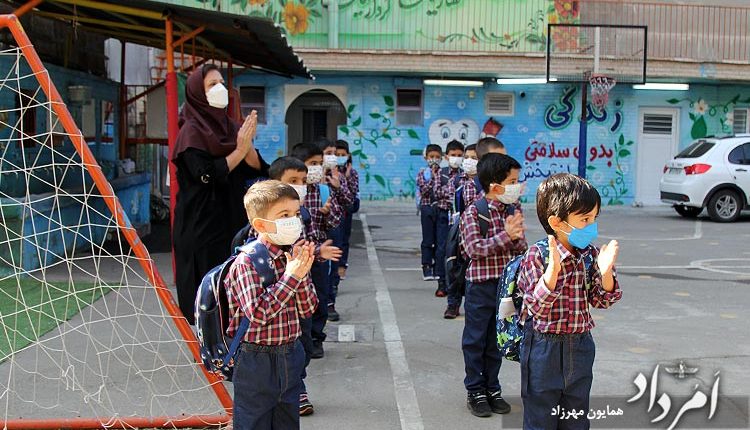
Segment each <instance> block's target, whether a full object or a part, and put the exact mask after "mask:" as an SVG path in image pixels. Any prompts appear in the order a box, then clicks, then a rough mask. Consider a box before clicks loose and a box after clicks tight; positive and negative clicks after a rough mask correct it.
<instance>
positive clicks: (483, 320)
mask: <svg viewBox="0 0 750 430" xmlns="http://www.w3.org/2000/svg"><path fill="white" fill-rule="evenodd" d="M496 296H497V280H490V281H486V282H478V283H474V282H467V283H466V301H465V302H464V313H465V318H466V319H465V321H464V333H463V336H462V338H461V349H462V350H463V353H464V366H465V368H466V376H465V378H464V386H466V391H468V392H469V393H470V394H473V393H478V392H483V391H490V392H495V391H500V389H501V387H500V380H499V376H498V374H499V373H500V366H501V365H502V364H503V357H502V355H500V350H499V349H498V348H497V331H496V329H495V315H496V313H497V311H496V310H495V301H496Z"/></svg>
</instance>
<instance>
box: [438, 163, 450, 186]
mask: <svg viewBox="0 0 750 430" xmlns="http://www.w3.org/2000/svg"><path fill="white" fill-rule="evenodd" d="M450 169H451V168H450V167H442V168H440V185H441V186H446V185H448V181H450V179H451V170H450Z"/></svg>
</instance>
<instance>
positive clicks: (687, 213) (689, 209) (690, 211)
mask: <svg viewBox="0 0 750 430" xmlns="http://www.w3.org/2000/svg"><path fill="white" fill-rule="evenodd" d="M674 210H675V211H677V213H678V214H680V215H682V216H683V217H685V218H698V215H700V213H701V212H703V208H696V207H693V206H683V205H675V207H674Z"/></svg>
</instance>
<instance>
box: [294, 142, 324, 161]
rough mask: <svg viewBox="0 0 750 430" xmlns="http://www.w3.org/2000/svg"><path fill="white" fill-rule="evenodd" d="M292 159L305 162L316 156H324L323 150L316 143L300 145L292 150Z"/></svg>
mask: <svg viewBox="0 0 750 430" xmlns="http://www.w3.org/2000/svg"><path fill="white" fill-rule="evenodd" d="M291 155H292V157H294V158H297V159H299V160H302V162H303V163H304V162H305V161H307V160H309V159H311V158H313V157H314V156H316V155H320V156H321V157H322V156H323V150H322V149H320V147H318V145H316V144H314V143H298V144H296V145H294V147H293V148H292V154H291Z"/></svg>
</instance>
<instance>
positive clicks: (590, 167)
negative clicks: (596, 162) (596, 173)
mask: <svg viewBox="0 0 750 430" xmlns="http://www.w3.org/2000/svg"><path fill="white" fill-rule="evenodd" d="M586 170H589V171H591V170H596V167H594V166H586Z"/></svg>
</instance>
